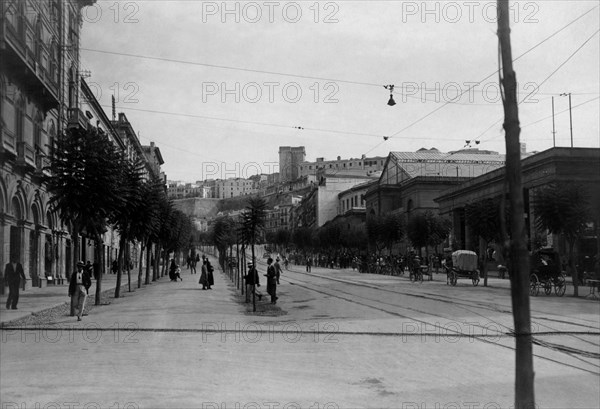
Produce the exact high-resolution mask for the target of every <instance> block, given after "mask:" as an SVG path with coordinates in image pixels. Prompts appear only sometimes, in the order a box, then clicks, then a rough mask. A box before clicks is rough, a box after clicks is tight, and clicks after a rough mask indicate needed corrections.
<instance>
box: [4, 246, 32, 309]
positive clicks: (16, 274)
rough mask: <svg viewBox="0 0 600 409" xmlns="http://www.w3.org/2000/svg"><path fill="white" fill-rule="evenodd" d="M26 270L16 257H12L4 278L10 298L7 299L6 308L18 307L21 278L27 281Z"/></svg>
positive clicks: (5, 269)
mask: <svg viewBox="0 0 600 409" xmlns="http://www.w3.org/2000/svg"><path fill="white" fill-rule="evenodd" d="M26 279H27V278H26V277H25V272H24V271H23V266H22V265H21V263H19V261H18V259H17V258H16V257H13V258H12V259H11V262H10V263H8V264H7V265H6V267H5V268H4V280H6V283H7V284H8V298H7V299H6V309H7V310H9V309H11V308H12V309H13V310H16V309H17V304H18V303H19V287H20V285H21V280H23V282H25V280H26Z"/></svg>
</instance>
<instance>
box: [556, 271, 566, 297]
mask: <svg viewBox="0 0 600 409" xmlns="http://www.w3.org/2000/svg"><path fill="white" fill-rule="evenodd" d="M566 289H567V282H566V280H565V275H564V274H560V275H559V276H558V277H556V280H555V282H554V292H555V293H556V295H558V296H559V297H562V296H563V295H565V290H566Z"/></svg>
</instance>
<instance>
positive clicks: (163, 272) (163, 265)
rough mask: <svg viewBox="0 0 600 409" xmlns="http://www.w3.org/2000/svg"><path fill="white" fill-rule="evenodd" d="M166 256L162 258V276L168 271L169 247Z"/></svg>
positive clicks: (165, 251)
mask: <svg viewBox="0 0 600 409" xmlns="http://www.w3.org/2000/svg"><path fill="white" fill-rule="evenodd" d="M163 251H164V257H163V258H162V268H161V270H160V276H161V277H164V276H165V271H167V263H168V262H169V253H167V249H166V248H165V249H164V250H163Z"/></svg>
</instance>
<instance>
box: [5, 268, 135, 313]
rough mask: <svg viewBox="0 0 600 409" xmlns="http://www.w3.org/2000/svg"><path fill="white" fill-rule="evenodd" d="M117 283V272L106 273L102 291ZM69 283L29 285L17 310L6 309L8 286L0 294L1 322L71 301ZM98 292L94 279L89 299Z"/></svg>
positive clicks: (123, 280)
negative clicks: (42, 285)
mask: <svg viewBox="0 0 600 409" xmlns="http://www.w3.org/2000/svg"><path fill="white" fill-rule="evenodd" d="M124 284H127V274H123V276H122V277H121V285H124ZM116 285H117V275H116V274H105V275H103V276H102V291H106V290H114V289H115V287H116ZM131 286H132V287H134V286H135V287H136V288H137V271H136V274H135V275H134V274H132V276H131ZM68 292H69V284H68V283H67V282H66V280H65V284H60V285H48V286H46V287H42V288H37V287H28V288H27V289H26V290H23V289H21V291H19V304H18V305H17V308H18V309H17V310H7V309H6V299H7V298H8V287H6V288H5V291H4V294H2V295H0V324H4V323H7V322H10V321H14V320H17V319H20V318H23V317H26V316H29V315H31V314H35V313H39V312H41V311H45V310H48V309H51V308H54V307H57V306H59V305H62V304H66V303H69V302H70V299H69V296H68ZM95 293H96V280H94V279H92V286H91V287H90V289H89V296H88V301H87V303H89V302H92V303H93V302H94V294H95Z"/></svg>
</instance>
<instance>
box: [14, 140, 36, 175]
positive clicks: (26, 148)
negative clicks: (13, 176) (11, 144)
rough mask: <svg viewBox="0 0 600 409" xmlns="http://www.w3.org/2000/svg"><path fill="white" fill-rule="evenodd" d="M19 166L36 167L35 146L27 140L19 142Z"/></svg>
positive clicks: (17, 161) (17, 162)
mask: <svg viewBox="0 0 600 409" xmlns="http://www.w3.org/2000/svg"><path fill="white" fill-rule="evenodd" d="M15 164H16V165H17V166H21V167H25V168H31V169H35V153H34V151H33V147H32V146H31V145H29V144H28V143H25V142H17V160H16V163H15Z"/></svg>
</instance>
